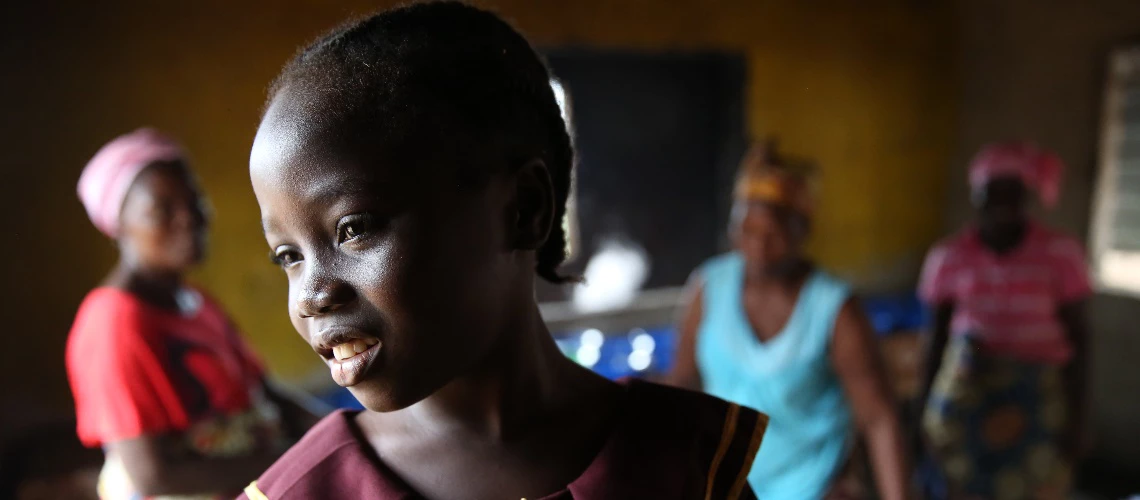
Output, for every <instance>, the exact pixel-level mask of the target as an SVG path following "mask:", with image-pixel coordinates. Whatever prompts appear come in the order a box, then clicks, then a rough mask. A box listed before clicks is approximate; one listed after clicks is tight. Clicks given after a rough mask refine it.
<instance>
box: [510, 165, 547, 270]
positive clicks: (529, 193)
mask: <svg viewBox="0 0 1140 500" xmlns="http://www.w3.org/2000/svg"><path fill="white" fill-rule="evenodd" d="M513 176H514V186H515V188H514V199H513V200H512V203H510V204H509V205H508V206H509V207H511V210H512V211H513V213H512V214H508V216H509V220H511V221H512V224H511V227H510V228H509V231H510V232H511V238H510V241H511V242H512V245H513V246H514V247H515V248H517V249H520V250H537V249H538V248H539V247H541V246H542V244H543V243H545V242H546V239H547V238H549V237H550V230H551V227H553V224H554V199H555V197H554V183H553V182H551V180H550V171H549V170H547V168H546V163H545V162H543V161H542V160H540V159H537V158H535V159H533V160H530V161H528V162H527V163H526V164H524V165H523V166H522V167H520V168H518V169H516V170H515V171H514V174H513Z"/></svg>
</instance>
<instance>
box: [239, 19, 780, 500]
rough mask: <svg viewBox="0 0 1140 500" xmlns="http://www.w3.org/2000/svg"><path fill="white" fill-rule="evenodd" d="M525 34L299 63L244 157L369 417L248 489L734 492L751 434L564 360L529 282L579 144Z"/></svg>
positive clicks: (485, 25)
mask: <svg viewBox="0 0 1140 500" xmlns="http://www.w3.org/2000/svg"><path fill="white" fill-rule="evenodd" d="M549 78H550V76H549V74H548V72H547V70H546V67H545V66H544V65H543V64H542V62H540V60H539V58H538V57H537V55H536V54H535V52H534V50H533V49H532V48H531V47H530V45H529V44H528V42H527V41H526V40H525V39H523V38H522V36H521V35H519V34H518V33H517V32H515V31H514V30H513V29H512V28H511V27H510V26H509V25H507V24H506V23H505V22H503V21H502V20H501V19H499V18H498V17H496V16H495V15H493V14H490V13H487V12H484V11H481V10H478V9H476V8H473V7H469V6H466V5H463V4H460V3H449V2H448V3H426V4H417V5H412V6H409V7H403V8H398V9H395V10H391V11H388V12H384V13H381V14H379V15H375V16H373V17H370V18H367V19H364V20H362V21H359V22H356V23H352V24H349V25H347V26H345V27H343V28H341V29H338V30H336V31H334V32H332V33H331V34H329V35H327V36H325V37H324V38H321V39H320V40H318V41H317V42H315V43H314V44H312V45H311V46H309V47H308V48H306V49H304V50H303V51H301V52H300V54H298V55H297V56H296V58H295V59H294V60H293V61H292V62H291V63H289V64H288V65H287V66H286V68H285V69H284V71H283V72H282V74H281V75H280V76H279V77H278V79H277V81H276V82H275V84H274V85H273V86H272V88H271V90H270V95H269V100H268V104H267V107H266V110H265V114H264V117H263V118H262V122H261V125H260V128H259V130H258V133H257V137H256V139H255V141H254V145H253V151H252V155H251V159H250V171H251V177H252V182H253V188H254V191H255V193H256V195H257V199H258V203H259V204H260V205H261V214H262V221H263V225H264V229H265V236H266V239H267V240H268V243H269V246H270V248H271V249H272V254H273V258H274V260H275V261H276V262H277V263H279V264H280V265H281V267H282V269H283V271H284V273H285V274H286V276H287V277H288V281H289V316H290V318H291V319H292V321H293V325H294V326H295V327H296V328H297V331H298V332H299V333H300V334H301V337H302V338H303V339H304V340H305V341H306V342H308V343H309V344H311V345H312V347H313V349H314V350H315V351H316V353H317V354H318V355H319V356H320V357H321V358H322V359H324V360H325V361H326V362H327V363H328V366H329V369H330V372H331V374H332V377H333V379H334V380H335V381H336V382H337V383H338V384H340V385H342V386H345V387H348V388H349V390H351V391H352V393H353V394H354V395H355V396H356V397H357V399H359V400H360V402H361V403H363V405H364V406H365V407H366V408H367V410H366V411H363V412H359V413H350V412H341V413H336V414H334V415H332V416H330V417H328V418H326V419H325V420H324V421H322V422H321V423H320V424H318V425H317V426H316V427H315V428H314V429H313V430H312V431H310V432H309V434H308V435H307V436H306V437H305V438H304V439H303V440H302V441H301V442H300V443H298V444H297V445H296V446H294V447H293V448H292V449H291V450H290V451H289V452H287V453H286V454H285V456H284V457H282V459H281V460H279V461H278V462H277V463H276V464H275V465H274V466H273V467H271V468H270V469H269V470H268V471H267V472H266V473H265V474H264V475H262V476H261V478H260V479H259V480H258V481H257V482H256V483H254V484H252V485H250V487H249V488H247V490H246V494H247V496H248V498H250V499H254V500H256V499H264V498H270V499H273V500H284V499H302V498H304V499H312V498H365V499H394V498H436V499H465V498H472V499H484V498H485V499H491V498H494V499H501V498H516V499H517V498H530V499H536V498H585V499H601V498H661V499H668V498H738V497H751V491H750V490H749V489H748V485H747V482H746V476H747V472H748V469H749V467H750V465H751V461H752V457H753V456H754V454H755V452H756V450H757V448H758V447H759V444H760V439H761V436H762V435H763V432H764V428H765V425H764V424H765V421H766V420H765V418H764V417H763V416H761V415H760V414H758V413H756V412H753V411H751V410H748V409H744V408H741V407H740V406H736V405H731V404H728V403H725V402H723V401H720V400H717V399H714V398H712V397H709V396H703V395H699V394H696V393H691V392H684V391H679V390H675V389H668V388H664V387H660V386H656V385H651V384H647V383H630V384H625V385H619V384H615V383H612V382H609V381H607V380H605V379H602V378H600V377H598V376H596V375H594V374H593V373H591V372H589V371H588V370H586V369H583V368H581V367H579V366H578V365H576V364H575V363H573V362H571V361H570V360H568V359H566V358H565V357H564V356H563V355H562V354H561V353H560V352H559V350H558V349H557V347H556V346H555V344H554V342H553V340H552V339H551V336H550V334H549V332H548V331H547V329H546V326H545V325H544V323H543V321H542V318H541V317H540V316H539V312H538V307H537V305H536V303H535V299H534V286H533V285H534V283H533V282H534V274H533V273H535V272H537V273H538V274H539V275H540V276H542V277H543V278H545V279H547V280H549V281H553V282H559V283H561V282H565V281H567V278H565V277H563V276H561V275H560V274H559V273H558V271H557V267H558V266H559V264H560V263H561V261H562V259H563V258H564V247H565V242H564V235H563V233H562V230H561V229H560V222H561V219H562V217H563V214H564V211H565V204H566V196H567V192H568V189H569V186H570V178H571V175H570V170H571V166H572V163H573V158H572V157H573V151H572V149H571V146H570V139H569V137H568V135H567V132H566V127H565V124H564V123H563V121H562V118H561V115H560V113H559V109H558V105H557V103H556V102H555V99H554V95H553V92H552V90H551V88H550V84H549Z"/></svg>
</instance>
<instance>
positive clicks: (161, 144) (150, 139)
mask: <svg viewBox="0 0 1140 500" xmlns="http://www.w3.org/2000/svg"><path fill="white" fill-rule="evenodd" d="M185 158H186V152H185V151H184V150H183V149H182V146H180V145H179V144H178V142H177V141H175V140H174V139H173V138H171V137H169V136H167V135H164V134H162V133H161V132H159V131H157V130H154V129H152V128H140V129H138V130H135V131H134V132H131V133H129V134H126V135H122V136H119V137H117V138H115V140H113V141H111V142H108V143H107V144H106V145H105V146H103V147H102V148H101V149H100V150H99V152H98V153H95V156H94V157H92V158H91V161H89V162H87V166H86V167H84V168H83V173H82V174H80V176H79V187H78V191H79V201H82V202H83V208H86V209H87V216H88V217H89V218H91V222H92V223H93V224H95V227H96V228H98V229H99V230H100V231H102V232H103V234H106V235H107V236H110V237H112V238H114V237H116V236H117V235H118V232H119V213H120V212H121V211H122V210H123V200H124V199H125V198H126V197H127V190H129V189H130V187H131V184H132V183H134V181H135V178H136V177H138V175H139V173H140V172H142V171H143V169H144V168H146V167H147V165H150V164H152V163H155V162H165V161H175V160H183V159H185Z"/></svg>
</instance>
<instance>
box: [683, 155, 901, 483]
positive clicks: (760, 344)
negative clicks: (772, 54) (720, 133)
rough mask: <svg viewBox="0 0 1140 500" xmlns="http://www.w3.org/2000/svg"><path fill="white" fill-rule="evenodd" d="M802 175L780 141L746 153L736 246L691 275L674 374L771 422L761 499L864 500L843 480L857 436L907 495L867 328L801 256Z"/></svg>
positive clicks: (760, 459)
mask: <svg viewBox="0 0 1140 500" xmlns="http://www.w3.org/2000/svg"><path fill="white" fill-rule="evenodd" d="M806 170H807V168H806V166H803V165H797V164H796V163H794V162H789V161H784V160H782V159H781V158H779V157H778V156H777V153H776V151H775V147H774V144H772V143H768V144H762V145H759V146H756V147H754V148H753V149H752V150H751V151H749V153H748V154H747V156H746V157H745V158H744V161H743V162H742V164H741V167H740V174H739V178H738V181H737V186H736V189H735V204H734V206H733V210H732V220H731V223H730V232H731V235H732V241H733V242H734V251H733V252H731V253H728V254H725V255H723V256H720V257H716V258H714V259H712V260H710V261H708V262H706V263H705V264H704V265H703V266H701V267H700V268H699V269H697V271H696V272H695V273H694V274H693V277H692V279H691V284H690V295H689V299H688V300H689V303H688V306H687V308H686V310H685V312H684V314H683V317H682V320H681V324H680V327H679V330H680V331H679V335H680V345H679V347H678V352H677V362H676V367H675V368H674V371H673V373H672V375H671V377H670V378H671V380H672V381H673V382H674V383H675V384H677V385H681V386H685V387H690V388H694V389H699V388H702V387H703V388H704V390H706V391H708V392H709V393H711V394H713V395H716V396H719V397H721V398H724V399H727V400H729V401H735V402H737V403H740V404H742V405H746V406H749V407H752V408H756V409H758V410H760V411H762V412H764V413H766V414H768V415H769V416H770V418H771V420H770V423H769V435H768V438H767V441H766V442H765V443H764V445H763V446H761V448H760V452H759V454H758V455H757V457H756V462H755V464H754V465H753V467H752V472H751V474H750V475H749V482H750V483H751V484H752V488H753V489H754V490H755V491H756V495H757V496H758V497H759V498H764V499H789V500H792V499H804V498H825V497H826V498H860V497H863V496H864V493H865V492H863V491H862V488H861V485H860V484H859V482H858V480H857V479H856V480H855V481H845V478H844V474H842V472H843V469H844V466H845V465H847V466H849V467H848V471H849V472H851V473H855V472H856V471H857V470H858V469H857V468H855V467H851V466H850V465H851V464H852V459H853V458H854V457H856V456H857V455H856V453H855V452H854V450H855V446H854V445H855V442H856V440H857V438H859V437H861V438H862V439H863V440H865V441H866V443H867V445H868V447H869V449H870V457H871V459H872V462H873V468H874V471H875V478H876V483H877V484H878V486H879V491H880V492H881V496H882V497H883V498H886V499H902V498H905V497H906V495H907V489H908V467H907V464H906V461H905V459H904V457H903V451H902V450H903V446H902V438H901V432H900V430H899V425H898V420H897V416H896V413H895V406H894V404H893V401H892V399H893V397H892V395H891V394H890V392H889V389H888V386H887V383H886V380H885V378H884V374H883V373H884V372H883V368H882V366H881V365H880V363H879V357H878V350H877V349H878V347H877V345H876V344H875V339H874V336H873V331H872V329H871V325H870V323H869V322H868V320H867V318H866V316H865V314H864V312H863V311H862V310H861V309H860V308H859V306H858V303H857V302H856V301H855V299H854V297H853V296H852V293H851V290H850V288H849V287H848V285H847V284H846V283H844V282H842V281H840V280H838V279H836V278H835V277H833V276H831V275H829V274H828V273H826V272H825V271H823V270H821V269H819V268H817V267H816V266H815V265H814V264H813V263H812V262H811V261H810V260H809V259H808V258H807V256H806V255H805V254H804V250H803V245H804V242H805V239H806V237H807V235H808V230H809V226H810V224H811V213H812V196H811V193H810V189H809V178H808V173H807V172H806ZM854 431H858V435H856V434H855V433H854Z"/></svg>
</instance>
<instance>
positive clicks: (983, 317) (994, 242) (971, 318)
mask: <svg viewBox="0 0 1140 500" xmlns="http://www.w3.org/2000/svg"><path fill="white" fill-rule="evenodd" d="M1061 169H1062V164H1061V162H1060V160H1059V159H1058V158H1057V157H1056V156H1055V155H1053V154H1052V153H1049V152H1047V151H1044V150H1041V149H1038V148H1037V147H1035V146H1032V145H1029V144H1025V143H1003V144H996V145H991V146H989V147H987V148H985V149H983V150H982V151H981V152H980V153H979V154H978V156H977V157H976V158H975V159H974V161H973V163H972V164H971V166H970V186H971V190H972V197H973V201H974V204H975V206H976V208H977V220H976V221H975V222H974V223H972V224H970V225H969V226H967V227H966V228H965V229H963V230H962V231H961V232H959V233H958V234H956V235H954V236H951V237H950V238H948V239H946V240H945V241H943V242H941V243H939V244H938V245H937V246H935V247H934V249H933V250H931V252H930V255H929V256H928V257H927V259H926V264H925V267H924V270H923V275H922V280H921V283H920V286H919V293H920V295H921V296H922V298H923V299H924V300H925V301H926V302H927V303H928V304H930V306H931V307H932V309H933V310H934V311H935V325H934V331H933V333H932V335H931V336H930V337H929V338H928V342H927V347H928V348H927V351H926V370H925V378H924V383H925V384H924V386H923V389H924V390H923V393H922V395H923V399H922V400H921V402H922V403H923V404H924V408H925V412H924V417H923V430H924V431H925V438H926V443H927V447H928V451H929V452H931V454H932V455H933V457H935V459H936V461H937V462H938V464H939V466H940V468H941V471H942V473H943V475H944V476H945V478H946V480H947V486H948V491H949V495H950V496H951V498H987V499H989V498H994V499H1002V498H1018V499H1024V498H1063V497H1064V495H1065V493H1066V491H1067V489H1068V484H1069V482H1070V475H1071V467H1072V465H1073V462H1074V460H1075V459H1076V458H1077V455H1078V451H1079V450H1078V448H1079V443H1080V439H1079V434H1080V429H1081V426H1082V421H1083V413H1084V412H1083V408H1084V404H1083V402H1082V401H1081V396H1082V395H1083V393H1084V390H1083V384H1084V380H1085V373H1086V368H1087V367H1086V353H1087V341H1086V336H1085V328H1084V320H1083V313H1082V309H1083V303H1084V301H1085V299H1086V297H1088V296H1089V294H1090V293H1091V288H1090V286H1089V279H1088V276H1087V273H1086V264H1085V257H1084V251H1083V249H1082V246H1081V244H1080V243H1079V242H1078V241H1077V240H1075V239H1073V238H1070V237H1068V236H1066V235H1064V234H1061V233H1060V232H1057V231H1055V230H1053V229H1050V228H1048V227H1046V226H1044V225H1042V224H1041V223H1039V222H1037V221H1036V220H1034V218H1033V217H1031V216H1030V215H1029V214H1028V212H1027V205H1028V201H1029V195H1030V194H1031V192H1034V191H1035V192H1036V193H1037V195H1038V197H1039V198H1040V200H1041V202H1042V203H1043V204H1044V205H1045V206H1046V207H1051V206H1052V205H1053V204H1054V203H1055V201H1056V199H1057V194H1058V190H1059V182H1060V173H1061Z"/></svg>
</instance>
